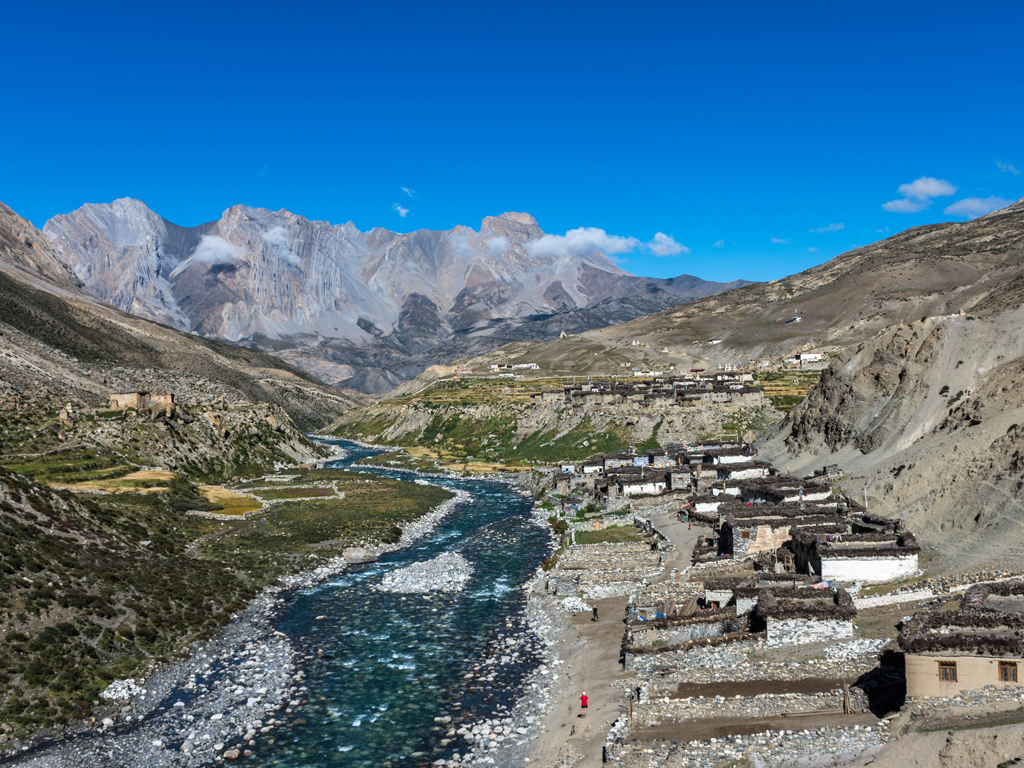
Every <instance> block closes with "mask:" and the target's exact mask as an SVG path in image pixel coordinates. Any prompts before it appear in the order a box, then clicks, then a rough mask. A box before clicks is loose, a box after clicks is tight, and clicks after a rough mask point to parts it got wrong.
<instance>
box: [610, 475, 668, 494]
mask: <svg viewBox="0 0 1024 768" xmlns="http://www.w3.org/2000/svg"><path fill="white" fill-rule="evenodd" d="M667 487H668V483H667V482H666V480H665V475H664V474H662V473H659V472H645V473H643V474H642V475H639V476H633V477H628V478H623V479H622V480H620V481H619V490H620V493H621V494H622V495H623V496H657V495H660V494H662V493H664V492H665V490H666V488H667Z"/></svg>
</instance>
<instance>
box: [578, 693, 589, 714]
mask: <svg viewBox="0 0 1024 768" xmlns="http://www.w3.org/2000/svg"><path fill="white" fill-rule="evenodd" d="M580 710H581V714H580V717H586V716H587V694H586V691H584V693H583V695H582V696H580Z"/></svg>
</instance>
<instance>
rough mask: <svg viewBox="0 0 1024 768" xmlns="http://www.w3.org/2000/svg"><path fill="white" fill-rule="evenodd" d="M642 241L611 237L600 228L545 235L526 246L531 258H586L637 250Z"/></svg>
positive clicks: (583, 228) (585, 228) (581, 228)
mask: <svg viewBox="0 0 1024 768" xmlns="http://www.w3.org/2000/svg"><path fill="white" fill-rule="evenodd" d="M639 245H640V241H639V240H637V239H636V238H635V237H619V236H618V235H609V234H608V233H607V232H605V231H604V230H603V229H599V228H598V227H580V228H578V229H570V230H569V231H568V232H566V233H565V234H564V235H544V236H543V237H540V238H537V239H536V240H531V241H530V242H528V243H527V244H526V250H527V251H528V252H529V253H530V255H531V256H564V255H569V256H586V255H588V254H591V253H593V252H594V251H602V252H604V254H605V255H606V256H612V255H614V254H616V253H628V252H629V251H633V250H636V248H637V247H638V246H639Z"/></svg>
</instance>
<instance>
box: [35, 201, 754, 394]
mask: <svg viewBox="0 0 1024 768" xmlns="http://www.w3.org/2000/svg"><path fill="white" fill-rule="evenodd" d="M44 232H45V234H46V236H47V237H48V238H49V239H50V241H51V242H52V243H53V248H54V250H55V252H56V254H57V256H58V257H59V258H60V259H62V260H63V261H64V262H65V263H67V264H68V265H70V266H71V267H72V269H73V270H74V272H75V275H77V277H78V279H80V280H81V281H82V283H83V284H84V285H85V286H86V288H87V289H88V290H89V291H91V292H92V293H94V294H95V295H96V296H98V297H99V298H101V299H103V300H104V301H107V302H109V303H110V304H112V305H114V306H115V307H117V308H118V309H121V310H123V311H125V312H129V313H131V314H133V315H136V316H139V317H145V318H148V319H150V320H154V321H156V322H160V323H164V324H166V325H170V326H171V327H174V328H177V329H179V330H183V331H191V332H194V333H199V334H202V335H204V336H208V337H210V338H217V339H223V340H225V341H231V342H245V343H247V344H251V345H253V346H256V347H258V348H260V349H264V350H266V351H269V352H272V353H275V354H279V353H285V352H287V359H289V360H290V361H291V362H294V363H296V364H297V365H300V366H302V367H304V368H306V369H307V370H310V371H312V372H314V373H316V374H317V375H318V376H321V377H322V378H324V379H325V380H326V381H328V382H330V383H338V384H344V385H346V386H355V387H358V388H360V389H363V390H364V391H370V392H377V391H386V390H389V389H392V388H393V387H394V386H395V385H396V384H398V383H400V382H402V381H405V380H408V379H411V378H413V377H415V376H416V375H417V374H418V373H419V372H420V371H422V370H423V369H424V368H426V367H427V366H428V365H431V364H433V363H438V362H447V361H450V360H453V359H455V358H458V357H465V356H467V355H473V354H480V353H482V352H486V351H488V350H490V349H492V348H494V347H496V346H498V345H500V344H502V343H506V342H508V341H515V340H521V339H546V338H555V337H557V336H558V334H559V333H560V332H562V331H563V330H567V329H568V330H569V331H570V332H575V331H579V330H585V329H587V328H595V327H598V326H600V325H606V324H608V323H609V322H622V321H624V320H629V319H632V318H635V317H637V316H639V315H641V314H645V313H647V312H652V311H657V310H660V309H664V308H666V307H670V306H675V305H678V304H681V303H683V302H686V301H689V300H692V299H694V298H698V297H701V296H708V295H710V294H713V293H716V292H719V291H722V290H727V289H729V288H733V287H736V286H738V285H746V282H745V281H737V282H735V283H713V282H708V281H705V280H700V279H699V278H695V277H690V276H685V275H684V276H682V277H678V278H673V279H671V280H662V279H656V278H646V277H636V276H634V275H630V274H628V273H626V272H623V271H622V270H621V269H619V268H618V267H617V266H616V265H615V264H613V263H612V262H611V261H609V260H608V259H607V258H606V257H605V256H604V255H603V254H602V253H601V252H600V251H597V250H592V251H590V252H588V253H584V254H582V255H570V254H568V253H543V254H541V253H538V252H537V251H536V249H534V248H531V247H530V244H531V243H534V242H536V241H538V240H540V239H541V238H542V237H543V236H544V233H543V232H542V231H541V229H540V227H539V226H538V225H537V222H536V221H535V220H534V219H533V217H532V216H529V215H528V214H523V213H506V214H503V215H501V216H493V217H488V218H486V219H484V220H483V222H482V224H481V226H480V231H479V232H477V231H474V230H473V229H471V228H469V227H462V226H460V227H455V228H454V229H451V230H448V231H445V232H437V231H430V230H419V231H416V232H411V233H409V234H398V233H395V232H390V231H388V230H385V229H380V228H378V229H374V230H371V231H370V232H365V233H364V232H360V231H359V230H358V229H356V227H355V225H353V224H352V223H351V222H348V223H346V224H341V225H332V224H330V223H328V222H324V221H310V220H308V219H305V218H303V217H301V216H297V215H295V214H293V213H289V212H288V211H284V210H281V211H268V210H264V209H261V208H250V207H247V206H241V205H236V206H233V207H232V208H229V209H228V210H226V211H225V212H224V215H223V216H222V217H221V218H220V219H219V220H217V221H213V222H209V223H206V224H202V225H200V226H198V227H179V226H177V225H175V224H172V223H171V222H168V221H166V220H165V219H162V218H161V217H160V216H158V215H157V214H156V213H154V212H153V211H151V210H150V209H149V208H147V207H146V206H145V205H144V204H143V203H142V202H140V201H138V200H131V199H121V200H115V201H114V202H113V203H107V204H101V205H94V204H88V205H84V206H82V207H81V208H79V209H78V210H77V211H74V212H72V213H69V214H65V215H61V216H56V217H54V218H53V219H51V220H50V221H48V222H47V223H46V226H45V227H44ZM562 315H568V316H567V317H565V318H564V319H562V320H554V319H553V318H560V317H561V316H562Z"/></svg>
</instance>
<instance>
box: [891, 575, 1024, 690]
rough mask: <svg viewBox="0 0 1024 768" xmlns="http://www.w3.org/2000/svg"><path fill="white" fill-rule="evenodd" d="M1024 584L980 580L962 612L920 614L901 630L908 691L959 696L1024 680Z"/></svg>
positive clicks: (1004, 686)
mask: <svg viewBox="0 0 1024 768" xmlns="http://www.w3.org/2000/svg"><path fill="white" fill-rule="evenodd" d="M1022 635H1024V583H1022V582H1019V581H1018V582H1009V583H1007V582H1004V583H1001V584H978V585H975V586H973V587H971V588H970V589H969V590H967V592H966V593H965V595H964V599H963V602H962V603H961V607H960V609H959V610H957V611H923V612H920V613H915V614H914V616H913V617H912V618H911V619H910V620H909V621H906V622H905V623H904V625H903V627H902V629H901V630H900V636H899V645H900V649H901V650H902V651H903V652H904V661H905V666H906V676H907V695H908V696H941V697H945V698H955V697H956V696H957V695H959V694H960V693H961V692H962V691H974V690H978V689H980V688H984V687H986V686H996V687H999V688H1018V687H1020V685H1021V681H1022V680H1024V668H1021V667H1022V666H1024V637H1022Z"/></svg>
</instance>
